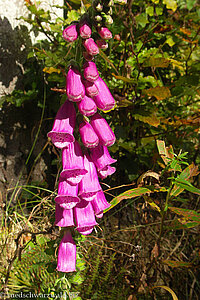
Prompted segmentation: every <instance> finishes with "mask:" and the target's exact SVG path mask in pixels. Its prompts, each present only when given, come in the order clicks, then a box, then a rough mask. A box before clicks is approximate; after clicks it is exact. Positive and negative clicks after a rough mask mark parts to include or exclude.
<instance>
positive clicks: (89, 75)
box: [83, 61, 99, 82]
mask: <svg viewBox="0 0 200 300" xmlns="http://www.w3.org/2000/svg"><path fill="white" fill-rule="evenodd" d="M83 72H84V77H85V79H86V80H88V81H91V82H94V81H95V80H97V78H98V77H99V73H98V70H97V67H96V64H95V63H94V62H92V61H87V62H86V63H84V65H83Z"/></svg>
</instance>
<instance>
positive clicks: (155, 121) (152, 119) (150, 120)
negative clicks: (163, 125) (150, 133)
mask: <svg viewBox="0 0 200 300" xmlns="http://www.w3.org/2000/svg"><path fill="white" fill-rule="evenodd" d="M134 118H135V119H136V120H139V121H141V122H144V123H147V124H149V125H151V126H154V127H158V126H159V125H160V119H159V118H158V117H157V116H156V113H155V112H153V113H152V114H151V115H149V116H142V115H139V114H135V115H134Z"/></svg>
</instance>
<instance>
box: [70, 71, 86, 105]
mask: <svg viewBox="0 0 200 300" xmlns="http://www.w3.org/2000/svg"><path fill="white" fill-rule="evenodd" d="M66 93H67V96H68V98H69V100H70V101H73V102H78V101H81V100H82V99H83V98H84V96H85V88H84V85H83V83H82V80H81V74H80V73H79V71H78V70H76V69H74V68H71V69H69V72H68V73H67V77H66Z"/></svg>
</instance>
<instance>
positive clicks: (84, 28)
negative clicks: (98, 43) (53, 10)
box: [79, 22, 92, 39]
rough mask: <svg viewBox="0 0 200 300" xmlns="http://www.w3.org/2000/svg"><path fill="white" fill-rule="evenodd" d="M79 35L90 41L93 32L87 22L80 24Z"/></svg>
mask: <svg viewBox="0 0 200 300" xmlns="http://www.w3.org/2000/svg"><path fill="white" fill-rule="evenodd" d="M79 33H80V36H81V37H82V38H83V39H89V38H90V37H91V34H92V30H91V28H90V26H89V25H88V23H87V22H83V23H82V24H80V26H79Z"/></svg>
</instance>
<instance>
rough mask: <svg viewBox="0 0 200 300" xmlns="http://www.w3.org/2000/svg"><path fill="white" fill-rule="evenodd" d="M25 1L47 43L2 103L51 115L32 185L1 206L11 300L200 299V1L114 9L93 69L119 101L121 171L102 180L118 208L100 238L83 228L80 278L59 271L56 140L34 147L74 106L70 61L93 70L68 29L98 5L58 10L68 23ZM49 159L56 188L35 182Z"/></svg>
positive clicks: (5, 285) (35, 49) (33, 52)
mask: <svg viewBox="0 0 200 300" xmlns="http://www.w3.org/2000/svg"><path fill="white" fill-rule="evenodd" d="M25 2H26V6H27V8H28V10H29V17H27V18H22V19H24V20H25V21H26V22H28V23H29V24H30V31H33V32H34V33H35V35H37V34H38V33H40V34H42V35H43V38H42V39H41V40H40V41H38V42H37V43H35V44H34V45H32V47H31V48H30V49H29V53H28V57H27V61H26V63H25V65H24V72H25V73H24V76H23V88H22V89H21V90H14V91H13V93H12V94H11V95H9V96H5V97H4V98H2V99H1V105H2V106H4V105H6V103H7V104H8V103H9V105H15V106H17V107H19V108H20V109H21V111H22V114H23V109H24V106H25V105H27V104H28V103H29V102H32V103H34V104H35V105H36V106H38V107H39V108H41V120H40V122H39V123H37V131H36V132H35V137H34V141H33V147H32V149H30V153H29V155H28V157H27V160H26V163H25V167H28V168H29V170H30V174H29V176H28V177H27V180H26V184H24V185H20V178H19V182H18V184H17V185H16V186H10V188H9V189H8V193H7V195H6V196H5V198H3V199H0V200H1V202H0V203H1V211H2V214H1V230H0V235H1V240H0V253H1V254H0V265H1V267H0V273H1V279H0V280H1V293H2V298H5V299H7V298H6V297H8V296H6V295H7V294H9V295H12V294H13V295H14V294H15V295H16V294H20V293H25V294H26V297H25V296H24V297H25V298H26V299H29V298H28V296H27V295H28V293H33V294H37V295H38V294H41V295H44V294H46V296H44V297H43V298H45V297H46V298H45V299H54V298H55V297H62V299H98V300H101V299H102V300H103V299H119V300H120V299H127V300H136V299H137V300H142V299H172V298H173V299H177V298H178V299H179V300H184V299H187V300H193V299H194V300H195V299H199V294H200V281H199V278H200V276H199V275H200V273H199V261H200V244H199V225H200V211H199V210H200V206H199V200H200V190H199V189H198V186H199V171H198V167H197V165H198V164H199V162H200V157H199V123H200V117H199V112H200V108H199V98H200V77H199V72H200V60H199V57H200V46H199V37H200V36H199V34H200V24H199V19H200V10H199V4H198V2H197V1H193V0H187V1H186V0H163V1H158V0H151V1H150V0H149V1H147V0H146V1H145V2H144V1H141V0H135V1H132V0H129V1H128V3H127V4H126V5H125V6H120V5H115V6H114V9H113V20H114V22H113V24H112V25H111V26H110V28H111V29H112V33H113V38H112V40H111V41H110V42H109V48H108V49H107V50H106V51H105V52H103V51H100V55H99V56H98V57H97V58H96V59H95V63H96V65H97V67H98V70H99V73H100V76H101V77H102V78H103V79H104V80H105V81H106V83H107V84H108V86H109V88H110V90H111V92H112V94H113V96H114V98H115V100H116V103H117V105H116V107H115V109H114V110H112V111H110V112H109V114H106V113H105V114H104V117H105V118H106V119H107V121H108V122H109V124H110V125H111V126H112V128H113V129H114V132H115V134H116V137H117V142H116V143H115V145H113V146H112V147H110V152H111V153H112V156H113V157H114V158H116V159H117V166H116V168H117V171H116V174H114V175H113V176H112V177H111V178H109V179H106V180H105V181H104V182H102V187H103V189H104V192H105V195H106V197H107V200H108V201H109V202H110V203H111V207H110V208H108V209H107V212H106V213H105V216H104V217H103V219H101V220H100V221H99V222H98V223H99V225H98V226H96V229H95V231H93V234H92V235H89V236H87V237H84V236H81V237H80V235H78V234H77V233H75V232H74V239H75V240H76V243H77V245H78V259H77V272H75V273H71V274H63V273H60V272H58V271H56V256H57V250H58V245H59V242H60V236H61V235H60V231H61V230H60V229H59V228H55V227H54V225H53V224H54V211H55V207H54V198H55V196H56V190H57V184H58V175H59V173H60V171H61V169H60V163H61V157H60V153H59V151H58V150H57V149H56V148H55V147H54V146H53V145H52V144H51V142H50V140H47V138H46V143H45V144H44V145H41V152H40V153H39V155H38V156H37V157H33V156H32V152H33V149H34V147H35V145H36V144H37V143H38V140H39V136H40V135H43V136H44V137H45V136H46V133H47V132H48V131H49V129H50V128H51V125H52V121H53V118H54V117H55V113H56V111H57V110H58V107H59V106H60V105H61V104H62V103H63V102H64V101H65V99H66V95H65V75H66V69H67V67H68V65H69V62H70V60H72V59H75V60H76V61H79V63H80V65H81V66H82V64H83V59H82V58H81V57H79V53H80V51H79V50H80V49H81V47H82V45H81V42H80V40H79V39H78V40H77V41H75V42H74V43H66V41H64V39H63V38H62V31H63V28H64V27H65V26H67V25H69V24H70V23H71V22H72V21H74V20H78V19H79V18H80V15H81V14H82V13H83V12H84V11H86V10H87V9H89V7H90V5H91V4H90V1H83V3H82V4H80V3H79V1H78V0H77V1H74V0H73V1H68V2H65V5H63V7H58V6H57V8H60V9H62V10H63V11H64V15H65V18H61V17H55V16H54V17H52V15H51V14H50V12H49V11H45V10H43V9H41V8H40V6H39V3H35V2H34V4H33V3H32V2H31V1H28V0H26V1H25ZM53 9H54V7H52V10H53ZM47 152H48V153H50V155H51V158H52V160H51V164H49V165H47V168H48V169H49V170H50V173H51V176H52V177H53V179H54V181H55V186H53V185H52V183H50V182H49V180H48V178H46V180H45V181H43V182H35V181H34V178H33V176H32V173H33V170H34V168H35V165H36V163H38V162H39V161H40V160H41V159H42V158H43V157H45V155H47ZM21 176H22V175H21ZM13 203H14V204H13ZM47 294H48V295H47ZM10 297H11V296H10ZM11 298H12V299H16V298H19V297H17V296H16V298H15V296H12V297H11ZM30 299H31V296H30Z"/></svg>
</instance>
